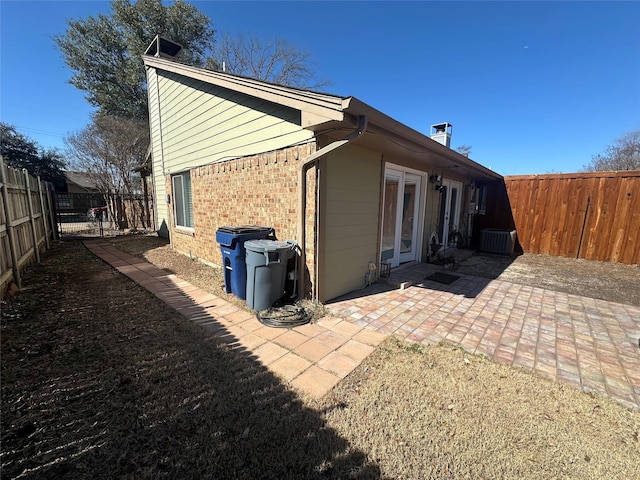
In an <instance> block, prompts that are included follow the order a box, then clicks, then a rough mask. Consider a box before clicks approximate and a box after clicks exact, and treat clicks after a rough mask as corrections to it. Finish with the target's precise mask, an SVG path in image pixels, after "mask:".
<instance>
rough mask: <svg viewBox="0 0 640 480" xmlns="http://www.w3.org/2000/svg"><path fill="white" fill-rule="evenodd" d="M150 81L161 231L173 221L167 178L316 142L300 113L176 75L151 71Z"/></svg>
mask: <svg viewBox="0 0 640 480" xmlns="http://www.w3.org/2000/svg"><path fill="white" fill-rule="evenodd" d="M148 78H149V115H150V122H151V134H152V141H153V153H154V165H153V174H154V185H155V189H156V190H155V193H156V199H157V202H156V203H157V213H158V225H161V224H162V222H163V221H166V222H167V223H168V218H169V217H168V208H167V205H166V203H165V200H164V198H165V193H166V192H165V189H164V187H165V183H164V178H165V177H164V176H165V175H168V174H172V173H177V172H181V171H185V170H188V169H190V168H193V167H197V166H200V165H207V164H210V163H214V162H218V161H221V160H225V159H229V158H237V157H242V156H248V155H254V154H258V153H262V152H266V151H271V150H276V149H280V148H283V147H286V146H288V145H293V144H296V143H299V142H304V141H307V140H309V139H311V138H312V137H313V135H312V133H311V132H309V131H306V130H304V129H302V128H301V127H300V112H299V111H298V110H295V109H292V108H289V107H284V106H281V105H276V104H274V103H270V102H266V101H263V100H259V99H256V98H254V97H250V96H248V95H245V94H241V93H237V92H233V91H230V90H227V89H224V88H221V87H217V86H215V85H210V84H207V83H204V82H200V81H198V80H194V79H190V78H186V77H183V76H181V75H178V74H174V73H169V72H164V71H155V70H151V71H150V73H149V77H148ZM158 92H159V94H158ZM158 102H159V105H158Z"/></svg>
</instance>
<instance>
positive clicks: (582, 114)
mask: <svg viewBox="0 0 640 480" xmlns="http://www.w3.org/2000/svg"><path fill="white" fill-rule="evenodd" d="M192 3H194V4H195V5H196V6H197V7H198V8H199V9H200V10H202V11H203V12H204V13H206V14H207V15H208V16H209V18H211V20H212V22H213V26H214V28H215V29H217V30H218V31H229V32H231V33H244V34H252V35H256V36H259V37H264V38H272V37H279V38H283V39H285V40H287V41H288V42H289V43H291V44H293V45H296V46H298V47H299V48H301V49H303V50H306V51H308V52H310V53H311V55H312V58H313V60H314V62H315V64H316V68H317V72H318V77H319V78H321V79H327V80H329V81H330V84H329V85H328V86H327V87H325V88H324V89H323V90H325V91H328V92H329V93H335V94H338V95H344V96H348V95H352V96H355V97H357V98H359V99H360V100H362V101H364V102H366V103H368V104H370V105H371V106H373V107H375V108H377V109H379V110H381V111H382V112H384V113H386V114H387V115H390V116H392V117H394V118H396V119H397V120H399V121H401V122H403V123H405V124H406V125H408V126H410V127H412V128H414V129H416V130H419V131H421V132H424V133H427V134H428V133H429V128H430V126H431V124H434V123H440V122H450V123H452V124H453V136H452V147H453V148H455V147H457V146H460V145H463V144H467V145H471V146H472V152H471V157H472V158H473V159H474V160H476V161H478V162H480V163H482V164H483V165H485V166H487V167H490V168H492V169H493V170H495V171H497V172H498V173H501V174H503V175H516V174H527V173H549V172H574V171H579V170H581V169H582V167H583V165H585V164H587V163H589V161H590V160H591V157H592V155H594V154H597V153H600V152H601V151H602V150H603V149H604V148H605V147H606V146H607V145H609V144H611V143H612V142H613V141H614V140H615V139H616V138H617V137H619V136H620V135H622V134H623V133H625V132H628V131H631V130H634V129H640V28H638V24H639V20H640V2H515V1H514V2H478V1H476V2H455V1H454V2H364V1H362V2H214V1H207V2H192ZM109 11H110V7H109V3H108V2H98V1H95V2H94V1H75V2H69V1H11V0H9V1H7V0H2V2H1V3H0V16H1V18H0V21H1V24H0V28H1V39H0V41H1V51H0V55H1V56H0V69H1V78H0V81H1V83H0V119H1V120H2V121H4V122H7V123H10V124H13V125H15V126H17V128H18V130H19V131H21V132H22V133H24V134H25V135H27V136H28V137H30V138H32V139H34V140H36V141H37V142H38V143H40V144H41V145H42V146H44V147H59V148H62V147H63V141H62V139H63V137H64V135H66V134H67V133H69V132H74V131H78V130H80V129H82V128H84V127H85V126H86V125H87V123H88V121H89V116H90V113H91V111H92V109H91V107H90V106H89V105H88V104H87V103H86V101H85V100H84V96H83V92H81V91H78V90H76V89H75V88H74V87H73V86H71V85H70V84H69V83H68V79H69V78H70V76H71V72H70V71H69V70H68V69H67V68H66V66H65V64H64V63H63V61H62V59H61V57H60V55H59V53H58V52H57V50H56V48H55V46H54V44H53V41H52V39H51V37H52V36H53V35H56V34H60V33H63V32H64V31H65V28H66V23H65V19H66V18H74V19H75V18H86V17H87V16H89V15H97V14H99V13H108V12H109Z"/></svg>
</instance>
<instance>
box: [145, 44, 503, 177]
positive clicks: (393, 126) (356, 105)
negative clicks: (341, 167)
mask: <svg viewBox="0 0 640 480" xmlns="http://www.w3.org/2000/svg"><path fill="white" fill-rule="evenodd" d="M143 60H144V64H145V66H146V67H149V68H155V69H157V70H163V71H166V72H171V73H175V74H178V75H182V76H185V77H187V78H192V79H196V80H200V81H202V82H205V83H208V84H211V85H216V86H219V87H222V88H226V89H229V90H233V91H237V92H241V93H244V94H246V95H250V96H252V97H256V98H260V99H262V100H265V101H270V102H273V103H277V104H280V105H285V106H288V107H291V108H294V109H296V110H299V111H300V112H301V117H302V127H303V128H306V129H309V130H312V131H314V132H322V133H325V134H326V135H327V136H328V138H330V139H334V137H335V138H340V136H343V135H344V131H345V130H344V129H345V128H351V129H353V128H354V127H355V126H356V125H357V124H358V117H360V116H363V115H366V116H367V119H368V127H367V131H366V133H365V135H363V139H362V140H360V139H358V143H361V142H362V144H369V145H372V146H374V147H375V148H377V149H378V150H380V151H382V152H384V151H389V152H392V151H394V150H395V151H397V150H398V148H401V149H403V154H404V155H405V156H411V157H413V159H414V160H415V161H417V162H426V161H428V162H429V165H431V166H436V167H437V168H441V169H446V168H461V169H462V170H465V171H467V172H468V173H469V174H471V175H475V176H478V175H479V176H481V177H484V178H490V179H501V178H502V176H501V175H499V174H498V173H496V172H494V171H492V170H490V169H488V168H486V167H484V166H482V165H480V164H479V163H477V162H474V161H473V160H471V159H470V158H468V157H466V156H464V155H461V154H459V153H458V152H456V151H454V150H451V149H450V148H448V147H446V146H444V145H442V144H440V143H438V142H436V141H435V140H432V139H431V138H429V137H428V136H427V135H424V134H423V133H420V132H418V131H417V130H414V129H412V128H410V127H408V126H406V125H404V124H403V123H401V122H399V121H397V120H395V119H393V118H391V117H389V116H388V115H385V114H384V113H382V112H380V111H379V110H377V109H375V108H373V107H371V106H370V105H368V104H366V103H365V102H362V101H361V100H358V99H357V98H355V97H342V96H338V95H331V94H326V93H319V92H313V91H310V90H304V89H300V88H295V87H287V86H284V85H278V84H274V83H270V82H265V81H261V80H255V79H252V78H247V77H242V76H239V75H234V74H230V73H225V72H216V71H212V70H207V69H204V68H199V67H193V66H190V65H184V64H181V63H178V62H176V61H175V60H170V59H166V58H160V57H156V56H150V55H143ZM331 130H333V133H332V132H331ZM332 135H333V136H332Z"/></svg>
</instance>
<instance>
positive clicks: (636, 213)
mask: <svg viewBox="0 0 640 480" xmlns="http://www.w3.org/2000/svg"><path fill="white" fill-rule="evenodd" d="M504 180H505V184H506V188H507V194H508V197H509V203H510V204H511V212H512V215H513V221H514V222H515V226H516V230H517V232H518V240H519V242H520V245H521V246H522V249H523V250H524V251H525V252H528V253H540V254H545V255H555V256H561V257H572V258H584V259H588V260H600V261H605V262H619V263H626V264H637V263H640V171H627V172H594V173H571V174H552V175H523V176H510V177H505V179H504Z"/></svg>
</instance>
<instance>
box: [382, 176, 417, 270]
mask: <svg viewBox="0 0 640 480" xmlns="http://www.w3.org/2000/svg"><path fill="white" fill-rule="evenodd" d="M421 186H422V176H420V175H416V174H414V173H410V172H407V171H403V170H399V169H394V168H387V169H386V170H385V182H384V211H383V214H382V252H381V260H382V261H387V262H389V263H390V264H391V266H392V267H397V266H398V265H400V264H401V263H405V262H411V261H414V260H417V259H418V255H419V254H420V245H419V225H420V223H421V222H420V221H419V218H420V217H419V214H420V197H421V191H422V188H421Z"/></svg>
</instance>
